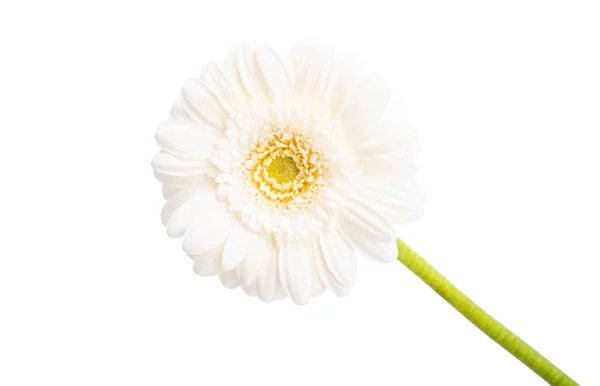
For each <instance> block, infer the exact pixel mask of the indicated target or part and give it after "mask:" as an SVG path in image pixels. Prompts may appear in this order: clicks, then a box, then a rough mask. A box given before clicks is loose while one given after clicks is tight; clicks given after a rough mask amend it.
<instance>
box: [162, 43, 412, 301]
mask: <svg viewBox="0 0 600 386" xmlns="http://www.w3.org/2000/svg"><path fill="white" fill-rule="evenodd" d="M387 99H388V91H387V89H386V88H385V87H384V86H383V85H382V84H381V83H380V82H379V81H378V80H377V79H374V78H369V79H366V80H361V79H360V78H356V77H353V76H349V75H348V74H347V73H346V72H344V71H341V70H340V69H338V68H336V66H334V61H333V53H332V52H331V51H330V50H327V49H324V48H320V47H307V46H297V47H295V48H294V49H292V50H291V52H290V54H289V55H288V57H287V60H286V62H285V64H284V63H283V62H282V60H281V59H280V58H279V56H278V55H277V54H276V53H275V52H274V51H273V50H271V49H270V48H269V47H267V46H261V47H251V46H247V45H241V46H237V47H235V48H233V49H232V50H231V52H230V54H229V55H228V57H227V59H226V60H225V63H224V65H223V67H221V68H219V67H218V66H217V65H215V64H213V63H209V64H208V65H206V66H205V67H204V68H203V70H202V74H201V76H200V79H198V80H195V79H194V80H189V81H188V82H187V83H185V85H184V86H183V88H182V91H181V97H180V99H179V100H178V101H177V102H175V104H174V106H173V109H172V111H171V116H170V118H169V120H168V121H167V122H165V123H163V124H162V125H160V126H159V127H158V129H157V131H156V141H157V143H158V145H159V147H160V148H161V151H160V152H159V153H158V154H156V156H154V158H153V159H152V165H153V167H154V173H155V176H156V177H157V178H158V180H159V181H160V182H162V184H163V195H164V197H165V199H166V200H167V201H166V203H165V205H164V208H163V211H162V221H163V223H164V224H165V226H166V227H167V232H168V234H169V235H170V236H172V237H179V236H183V249H184V251H185V252H186V253H187V254H188V255H189V256H190V257H191V258H192V259H193V260H194V271H195V272H196V273H197V274H199V275H201V276H211V275H219V277H220V278H221V281H222V282H223V284H224V285H225V286H226V287H229V288H233V287H237V286H238V285H239V286H240V287H241V288H242V290H243V291H244V292H245V293H247V294H250V295H256V296H258V297H259V298H260V299H262V300H264V301H271V300H274V299H282V298H285V297H286V296H288V297H290V298H291V299H292V300H293V301H294V302H295V303H298V304H304V303H306V302H308V300H309V299H310V298H311V297H313V296H318V295H320V294H321V293H323V291H324V290H325V288H328V289H329V290H330V291H332V292H333V293H335V294H336V295H339V296H343V295H346V294H348V293H349V292H350V290H351V289H352V287H353V285H354V283H355V276H356V262H355V255H356V253H357V252H358V253H360V254H364V255H366V256H368V257H370V258H372V259H374V260H376V261H382V262H387V261H393V260H395V258H396V256H397V250H396V242H395V240H396V235H395V232H394V230H393V228H392V225H394V224H399V223H405V222H409V221H412V220H415V219H416V218H418V217H419V216H420V213H421V207H422V195H421V194H420V191H419V188H418V186H417V185H416V183H415V182H414V181H413V180H412V176H413V174H414V172H415V166H414V158H415V155H416V150H417V148H416V141H415V133H414V131H413V130H410V129H409V128H407V127H406V126H403V125H400V124H396V123H379V122H378V120H379V118H380V115H381V114H382V113H383V111H384V109H385V106H386V103H387Z"/></svg>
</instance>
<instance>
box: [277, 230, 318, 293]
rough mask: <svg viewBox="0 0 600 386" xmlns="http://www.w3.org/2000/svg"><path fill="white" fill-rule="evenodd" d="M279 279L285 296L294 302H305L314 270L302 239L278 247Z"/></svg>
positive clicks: (310, 254)
mask: <svg viewBox="0 0 600 386" xmlns="http://www.w3.org/2000/svg"><path fill="white" fill-rule="evenodd" d="M278 262H279V280H281V285H282V286H283V289H284V290H285V293H286V294H287V296H289V297H290V298H291V299H292V301H293V302H294V303H296V304H300V305H301V304H306V303H307V302H308V300H309V299H310V295H311V289H312V277H313V272H314V267H313V264H314V263H313V257H312V253H311V251H310V250H309V249H308V245H307V244H306V243H305V242H303V241H297V242H294V243H289V244H288V245H286V246H282V247H280V248H279V253H278Z"/></svg>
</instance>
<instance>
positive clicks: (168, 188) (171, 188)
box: [162, 184, 180, 200]
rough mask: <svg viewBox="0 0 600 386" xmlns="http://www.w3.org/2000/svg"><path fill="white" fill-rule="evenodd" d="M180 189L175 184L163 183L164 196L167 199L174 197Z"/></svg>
mask: <svg viewBox="0 0 600 386" xmlns="http://www.w3.org/2000/svg"><path fill="white" fill-rule="evenodd" d="M179 189H180V188H178V187H177V186H175V185H170V184H163V186H162V193H163V198H164V199H165V200H168V199H169V198H171V197H173V195H174V194H175V193H177V192H178V191H179Z"/></svg>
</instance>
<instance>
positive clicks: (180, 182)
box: [153, 170, 215, 190]
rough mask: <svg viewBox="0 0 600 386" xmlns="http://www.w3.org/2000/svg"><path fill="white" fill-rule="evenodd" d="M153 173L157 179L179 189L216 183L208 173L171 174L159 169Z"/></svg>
mask: <svg viewBox="0 0 600 386" xmlns="http://www.w3.org/2000/svg"><path fill="white" fill-rule="evenodd" d="M153 173H154V177H156V179H157V180H159V181H160V182H162V183H163V184H165V185H169V186H170V187H171V188H173V189H177V190H180V189H189V188H193V187H202V186H213V185H214V183H215V180H214V179H212V178H210V177H209V176H207V175H206V174H199V175H194V176H174V175H171V174H164V173H161V172H159V171H157V170H154V172H153Z"/></svg>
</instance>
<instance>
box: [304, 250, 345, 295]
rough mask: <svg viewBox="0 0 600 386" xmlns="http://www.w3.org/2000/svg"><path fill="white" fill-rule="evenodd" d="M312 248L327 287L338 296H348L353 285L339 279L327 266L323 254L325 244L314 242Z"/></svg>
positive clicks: (318, 270) (321, 277)
mask: <svg viewBox="0 0 600 386" xmlns="http://www.w3.org/2000/svg"><path fill="white" fill-rule="evenodd" d="M312 250H313V255H314V261H315V268H316V271H317V273H318V275H319V278H320V279H321V281H322V282H323V284H324V285H325V287H327V288H328V289H329V290H330V291H331V292H332V293H333V294H334V295H336V296H346V295H348V294H349V293H350V292H352V287H351V286H345V285H343V284H342V283H340V282H339V281H337V280H336V278H335V277H334V276H333V274H332V273H331V271H330V270H329V267H327V263H325V257H324V256H323V246H322V245H321V243H320V242H319V241H316V242H313V243H312Z"/></svg>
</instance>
